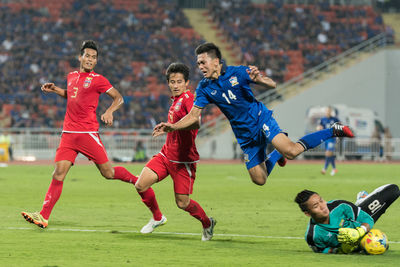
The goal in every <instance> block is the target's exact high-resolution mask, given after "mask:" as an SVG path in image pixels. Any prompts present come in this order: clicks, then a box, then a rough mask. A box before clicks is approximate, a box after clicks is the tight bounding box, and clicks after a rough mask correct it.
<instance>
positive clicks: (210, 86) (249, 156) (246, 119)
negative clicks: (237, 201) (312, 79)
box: [153, 43, 353, 185]
mask: <svg viewBox="0 0 400 267" xmlns="http://www.w3.org/2000/svg"><path fill="white" fill-rule="evenodd" d="M195 52H196V55H197V66H198V68H199V69H200V71H201V72H202V73H203V76H204V79H202V80H201V81H200V83H199V84H198V86H197V89H196V99H195V101H194V105H193V108H192V109H191V111H190V112H189V113H188V115H186V116H185V117H184V118H182V119H181V120H180V121H178V122H176V123H174V124H171V123H165V122H162V123H160V124H158V125H156V126H155V127H154V130H153V136H154V137H155V136H158V135H161V134H163V133H168V132H171V131H175V130H185V129H190V127H191V126H192V125H194V124H197V123H199V119H200V115H201V111H202V109H203V108H204V107H205V106H206V105H208V104H210V103H214V104H215V105H217V106H218V107H219V109H220V110H221V111H222V112H223V113H224V115H225V116H226V117H227V118H228V120H229V122H230V124H231V127H232V130H233V132H234V134H235V137H236V139H237V141H238V143H239V145H240V147H241V149H242V150H243V152H244V155H245V161H246V167H247V169H248V171H249V174H250V177H251V179H252V181H253V182H254V183H255V184H257V185H263V184H265V182H266V180H267V177H268V175H269V174H270V173H271V171H272V168H273V167H274V165H275V163H276V162H277V161H279V162H278V163H279V164H280V165H281V166H283V165H284V164H285V163H286V158H287V159H294V158H295V157H296V156H298V155H299V154H301V153H302V152H304V151H305V150H307V149H310V148H313V147H316V146H318V145H319V144H321V142H323V141H325V140H327V139H329V138H331V137H333V136H337V137H345V136H347V137H353V133H352V131H351V130H350V128H349V127H347V126H343V125H340V124H335V125H334V126H333V127H332V128H330V129H325V130H322V131H318V132H315V133H312V134H309V135H307V136H304V137H303V138H301V139H300V140H299V141H298V142H297V143H294V142H292V141H291V140H290V139H289V138H288V137H287V135H286V134H285V133H283V132H282V130H281V129H280V128H279V125H278V123H277V122H276V121H275V119H274V118H273V117H272V111H271V110H269V109H268V108H267V107H266V106H265V105H264V104H263V103H261V102H259V101H257V100H256V98H255V97H254V94H253V92H252V91H251V88H250V84H252V83H257V84H259V85H261V86H263V87H265V88H267V89H271V88H275V87H276V84H275V82H274V81H273V80H272V79H270V78H268V77H265V76H263V75H261V73H260V71H259V70H258V68H257V67H255V66H250V67H245V66H226V65H225V64H224V63H223V61H222V56H221V52H220V50H219V48H218V47H217V46H216V45H214V44H213V43H204V44H202V45H200V46H198V47H197V48H196V50H195ZM268 143H272V145H273V146H274V147H275V148H276V149H275V150H274V151H273V152H271V153H270V154H269V155H268V156H267V155H266V147H267V145H268Z"/></svg>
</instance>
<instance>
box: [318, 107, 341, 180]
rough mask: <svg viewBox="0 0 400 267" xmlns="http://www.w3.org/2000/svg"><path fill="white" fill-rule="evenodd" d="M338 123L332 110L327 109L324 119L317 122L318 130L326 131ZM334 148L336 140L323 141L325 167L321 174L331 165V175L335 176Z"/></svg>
mask: <svg viewBox="0 0 400 267" xmlns="http://www.w3.org/2000/svg"><path fill="white" fill-rule="evenodd" d="M337 122H339V120H338V118H336V117H334V116H332V108H331V107H328V108H327V110H326V117H323V118H321V120H320V122H319V126H318V129H319V130H321V129H328V128H330V127H331V126H332V125H333V124H335V123H337ZM335 146H336V138H334V137H332V138H329V139H328V140H326V141H325V165H324V168H323V169H322V170H321V173H322V174H325V173H326V170H327V169H328V167H329V164H332V171H331V175H332V176H333V175H335V174H336V173H337V169H336V164H335V155H334V153H335Z"/></svg>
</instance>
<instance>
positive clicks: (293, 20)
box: [0, 0, 385, 129]
mask: <svg viewBox="0 0 400 267" xmlns="http://www.w3.org/2000/svg"><path fill="white" fill-rule="evenodd" d="M178 2H179V1H173V0H157V1H156V0H154V1H153V0H101V1H95V0H86V1H80V0H63V1H53V0H19V1H7V0H0V25H1V30H0V73H1V75H0V127H56V128H60V127H61V126H62V122H63V118H64V114H65V108H66V101H65V99H62V98H60V97H57V96H56V95H53V94H48V95H45V94H43V93H42V92H41V91H40V86H41V84H43V83H44V82H54V83H55V84H56V85H58V86H60V87H62V88H66V75H67V74H68V72H70V71H73V70H76V69H77V68H78V67H79V62H78V60H77V58H78V54H79V51H78V49H79V46H80V44H81V42H82V41H83V40H86V39H93V40H95V41H97V43H98V44H99V48H100V50H99V61H98V66H97V67H96V69H95V71H96V72H97V73H100V74H103V75H104V76H105V77H107V78H108V79H109V80H110V82H111V84H112V85H113V86H114V87H115V88H117V89H118V90H119V91H120V92H121V93H122V95H123V96H124V100H125V104H124V106H123V108H121V109H120V110H119V111H117V114H116V116H115V127H116V128H122V129H125V128H148V129H150V128H152V127H153V126H154V125H155V124H156V123H158V122H160V121H164V120H165V119H166V114H167V110H168V108H169V105H170V94H169V92H168V87H167V84H166V80H165V77H164V73H165V69H166V67H167V66H168V65H169V64H170V63H171V62H174V61H180V62H183V63H185V64H187V65H189V66H190V68H191V88H192V89H193V87H195V86H196V84H197V82H198V81H199V80H200V79H201V73H199V71H198V70H197V68H196V66H195V55H194V49H195V47H196V46H197V45H199V44H200V43H202V42H204V40H202V39H201V37H200V36H198V34H196V32H195V31H194V30H193V28H192V27H191V26H190V24H189V22H188V19H187V18H186V17H185V15H184V13H183V11H182V9H181V8H180V7H179V6H178V5H177V3H178ZM208 10H209V13H210V15H211V16H212V18H213V20H214V21H215V22H217V23H218V24H219V26H220V28H221V29H222V30H223V32H224V33H225V34H226V36H227V37H228V39H229V41H230V42H232V43H234V44H235V45H236V46H238V47H239V48H240V49H241V54H242V64H244V65H246V64H254V65H257V66H259V67H260V68H262V69H263V70H265V72H266V74H267V75H268V76H270V77H272V78H273V79H274V80H276V81H277V82H279V83H282V82H283V81H285V80H287V79H290V78H291V77H293V76H294V75H298V74H300V73H302V72H303V71H304V70H307V69H309V68H311V67H313V66H316V65H318V64H320V63H322V62H323V61H325V60H326V59H328V58H330V57H332V56H335V55H337V54H339V53H340V52H342V51H344V50H346V49H348V48H350V47H352V46H354V45H356V44H358V43H360V42H362V41H364V40H366V39H368V38H370V37H372V36H375V35H376V34H379V33H380V32H383V31H384V30H385V28H384V25H383V21H382V17H381V16H380V15H379V14H377V13H376V12H375V11H374V10H373V9H372V8H371V7H366V6H361V7H352V6H350V7H343V6H330V5H329V4H327V1H325V0H321V1H319V4H317V5H312V6H311V5H283V4H282V1H281V0H275V1H272V3H269V4H252V2H251V1H245V0H231V1H228V0H222V1H211V2H210V5H209V6H208ZM110 101H111V99H110V98H108V97H107V96H102V97H101V100H100V104H99V110H98V114H102V112H104V111H105V109H106V108H107V107H108V105H109V104H110ZM214 113H216V108H215V107H211V108H210V109H208V110H207V111H206V114H203V115H204V116H203V118H205V119H207V118H209V117H210V116H211V117H212V116H213V114H214ZM218 114H219V113H218ZM214 115H215V114H214Z"/></svg>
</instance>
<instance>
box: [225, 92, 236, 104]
mask: <svg viewBox="0 0 400 267" xmlns="http://www.w3.org/2000/svg"><path fill="white" fill-rule="evenodd" d="M222 96H223V97H224V98H225V100H226V102H228V104H230V103H231V101H229V98H230V99H231V100H236V99H237V98H236V96H235V94H234V93H232V91H231V90H228V96H229V98H228V97H227V96H226V94H225V93H222Z"/></svg>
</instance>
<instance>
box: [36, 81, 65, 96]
mask: <svg viewBox="0 0 400 267" xmlns="http://www.w3.org/2000/svg"><path fill="white" fill-rule="evenodd" d="M40 89H41V90H42V91H43V92H45V93H55V94H57V95H59V96H62V97H64V98H67V90H65V89H62V88H60V87H57V86H55V84H54V83H45V84H43V85H42V87H40Z"/></svg>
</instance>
